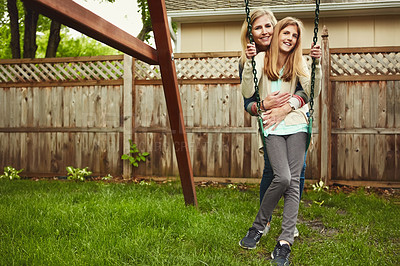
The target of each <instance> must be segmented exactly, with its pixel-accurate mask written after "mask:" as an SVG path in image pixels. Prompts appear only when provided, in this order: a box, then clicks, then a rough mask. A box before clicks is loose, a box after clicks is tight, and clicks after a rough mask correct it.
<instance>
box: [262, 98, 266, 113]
mask: <svg viewBox="0 0 400 266" xmlns="http://www.w3.org/2000/svg"><path fill="white" fill-rule="evenodd" d="M261 105H262V108H264V111H265V110H267V109H265V106H264V100H262V101H261Z"/></svg>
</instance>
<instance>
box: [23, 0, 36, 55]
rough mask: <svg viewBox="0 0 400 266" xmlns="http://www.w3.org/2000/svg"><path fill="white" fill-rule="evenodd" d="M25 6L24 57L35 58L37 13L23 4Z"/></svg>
mask: <svg viewBox="0 0 400 266" xmlns="http://www.w3.org/2000/svg"><path fill="white" fill-rule="evenodd" d="M24 7H25V35H24V54H23V57H24V58H35V55H36V49H37V45H36V28H37V22H38V18H39V14H38V13H37V12H36V11H34V10H33V9H31V8H29V7H28V6H26V5H25V4H24Z"/></svg>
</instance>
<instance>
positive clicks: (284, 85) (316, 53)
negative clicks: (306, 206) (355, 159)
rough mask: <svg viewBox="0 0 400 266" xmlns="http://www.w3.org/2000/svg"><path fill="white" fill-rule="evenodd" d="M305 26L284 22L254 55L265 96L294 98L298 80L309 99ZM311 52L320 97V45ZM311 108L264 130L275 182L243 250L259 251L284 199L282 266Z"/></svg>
mask: <svg viewBox="0 0 400 266" xmlns="http://www.w3.org/2000/svg"><path fill="white" fill-rule="evenodd" d="M301 37H302V23H301V22H300V21H299V20H297V19H295V18H291V17H288V18H284V19H282V20H281V21H279V22H278V23H277V25H276V26H275V30H274V34H273V38H272V42H271V45H270V48H269V49H268V50H267V51H266V52H260V53H258V54H257V55H256V56H255V58H254V59H255V61H256V68H257V78H258V80H259V83H258V86H259V90H260V97H261V99H263V98H264V97H266V96H267V95H270V94H272V93H274V92H277V91H279V92H280V93H285V92H287V93H290V94H293V93H294V92H295V89H296V84H297V82H298V81H299V82H300V83H301V86H302V87H303V89H304V91H305V92H306V93H307V94H308V95H310V91H311V88H310V85H311V78H310V73H309V71H308V68H307V64H306V62H305V60H304V59H303V56H302V48H301ZM310 54H311V56H312V57H314V58H317V59H316V61H317V66H316V73H315V74H316V75H315V91H314V95H315V97H316V96H318V94H319V91H320V89H321V68H320V65H319V58H320V56H321V49H320V48H319V46H317V45H316V46H314V47H312V48H311V51H310ZM242 93H243V96H244V97H247V98H248V97H251V96H252V95H253V94H254V79H253V72H252V65H251V61H250V60H247V61H246V62H245V64H244V70H243V79H242ZM306 113H307V107H306V106H303V107H301V108H299V109H296V110H292V111H291V112H290V113H289V114H288V115H287V116H286V118H285V119H284V120H283V121H282V122H280V123H279V125H277V127H276V128H275V129H274V130H272V129H270V128H269V129H267V130H266V131H265V137H266V150H267V153H268V157H269V160H270V163H271V166H272V169H273V173H274V179H273V180H272V183H271V185H270V186H269V188H268V190H267V192H266V193H265V195H264V198H263V200H262V203H261V206H260V209H259V211H258V214H257V216H256V218H255V220H254V222H253V226H252V227H251V228H250V229H249V231H248V232H247V234H246V236H245V237H244V238H243V239H242V240H241V241H240V242H239V244H240V246H242V247H243V248H248V249H251V248H255V247H256V244H257V243H258V242H259V240H260V238H261V236H262V231H263V230H264V228H265V226H266V224H267V222H268V219H269V217H270V216H271V214H272V211H273V210H274V209H275V207H276V205H277V204H278V201H279V200H280V198H281V197H282V196H283V197H284V209H283V219H282V233H281V235H280V236H279V238H278V243H277V245H276V246H275V249H274V252H273V255H272V256H273V259H274V260H275V262H276V263H278V264H280V265H286V263H289V255H290V250H291V249H290V246H291V245H292V244H293V242H294V230H295V226H296V221H297V213H298V209H299V183H300V181H299V178H300V172H301V169H302V167H303V162H304V154H305V150H306V138H307V115H306Z"/></svg>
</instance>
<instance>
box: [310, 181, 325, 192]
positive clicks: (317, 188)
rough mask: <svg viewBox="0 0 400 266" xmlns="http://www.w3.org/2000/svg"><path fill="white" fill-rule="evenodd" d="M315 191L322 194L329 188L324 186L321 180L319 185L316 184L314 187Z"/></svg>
mask: <svg viewBox="0 0 400 266" xmlns="http://www.w3.org/2000/svg"><path fill="white" fill-rule="evenodd" d="M312 187H313V190H314V191H316V192H318V193H319V192H321V191H324V190H328V189H329V187H328V186H325V185H324V181H322V180H320V181H319V182H318V183H315V184H314V185H312Z"/></svg>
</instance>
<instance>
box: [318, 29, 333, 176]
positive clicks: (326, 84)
mask: <svg viewBox="0 0 400 266" xmlns="http://www.w3.org/2000/svg"><path fill="white" fill-rule="evenodd" d="M321 37H322V41H321V47H322V59H321V67H322V88H321V93H320V100H321V101H320V106H319V107H320V108H319V117H320V119H319V121H318V124H319V126H318V128H319V129H320V134H318V143H319V145H320V146H319V150H318V155H319V160H318V164H319V169H320V179H321V180H323V181H324V182H325V183H328V182H329V180H330V179H331V168H332V147H331V142H332V135H331V131H332V123H331V121H332V119H331V116H332V113H331V106H332V105H331V95H332V91H331V83H330V81H329V73H330V67H331V66H330V62H331V60H330V59H331V55H330V54H329V39H328V29H327V28H326V26H324V27H323V29H322V36H321Z"/></svg>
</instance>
